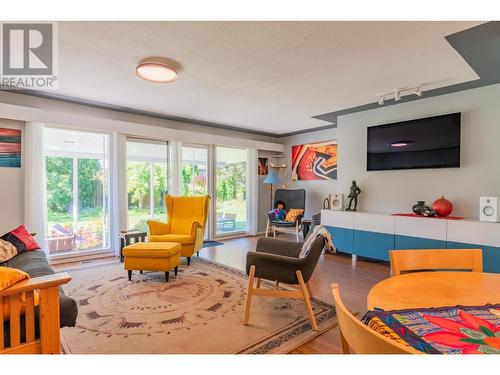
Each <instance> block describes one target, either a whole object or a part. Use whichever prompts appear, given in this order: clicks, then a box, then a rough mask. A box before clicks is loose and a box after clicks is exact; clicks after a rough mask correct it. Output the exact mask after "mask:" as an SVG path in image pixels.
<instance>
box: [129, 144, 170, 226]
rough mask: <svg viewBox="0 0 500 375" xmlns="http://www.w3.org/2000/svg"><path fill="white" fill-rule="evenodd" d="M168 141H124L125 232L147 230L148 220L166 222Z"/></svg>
mask: <svg viewBox="0 0 500 375" xmlns="http://www.w3.org/2000/svg"><path fill="white" fill-rule="evenodd" d="M167 167H168V144H167V142H162V141H154V140H144V139H137V138H127V201H128V229H130V230H141V231H147V229H148V226H147V223H146V222H147V220H150V219H154V220H159V221H165V220H166V213H165V195H166V193H167V187H168V180H167Z"/></svg>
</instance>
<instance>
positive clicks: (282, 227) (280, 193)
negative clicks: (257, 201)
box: [266, 189, 306, 242]
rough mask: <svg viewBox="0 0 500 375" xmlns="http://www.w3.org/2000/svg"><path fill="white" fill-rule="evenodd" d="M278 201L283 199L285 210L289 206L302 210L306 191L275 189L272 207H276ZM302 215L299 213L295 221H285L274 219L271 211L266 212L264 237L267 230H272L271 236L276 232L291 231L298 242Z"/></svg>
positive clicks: (289, 207)
mask: <svg viewBox="0 0 500 375" xmlns="http://www.w3.org/2000/svg"><path fill="white" fill-rule="evenodd" d="M278 201H283V202H284V203H285V208H286V210H287V211H288V210H290V209H291V208H298V209H303V210H304V209H305V207H306V191H305V190H304V189H277V190H276V192H275V193H274V204H273V208H274V207H276V204H277V203H278ZM303 216H304V215H299V216H298V217H297V219H296V220H295V222H286V221H278V220H274V216H273V214H272V212H268V213H267V228H266V237H267V236H268V234H269V231H272V232H273V236H275V235H276V232H286V233H293V234H295V237H296V240H297V242H299V232H300V224H301V221H302V217H303Z"/></svg>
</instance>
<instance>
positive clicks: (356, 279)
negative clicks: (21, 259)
mask: <svg viewBox="0 0 500 375" xmlns="http://www.w3.org/2000/svg"><path fill="white" fill-rule="evenodd" d="M280 237H281V238H283V239H285V238H286V239H292V240H293V238H292V237H288V235H281V236H280ZM257 239H258V238H257V237H244V238H238V239H232V240H222V241H221V242H223V243H224V245H221V246H214V247H209V248H205V249H202V250H201V251H200V257H204V258H207V259H210V260H213V261H215V262H218V263H223V264H227V265H229V266H232V267H235V268H238V269H241V270H244V269H245V265H246V254H247V252H249V251H252V250H254V249H255V245H256V243H257ZM109 261H113V262H114V261H116V260H115V258H105V259H102V260H98V261H91V262H86V263H84V264H82V265H81V267H91V266H93V265H95V264H96V263H97V262H99V263H102V262H109ZM71 268H73V269H74V268H75V264H74V263H73V264H71V263H68V264H64V265H57V266H54V269H57V270H59V271H63V270H65V269H71ZM389 276H390V271H389V265H388V263H384V262H375V261H369V260H360V259H359V258H358V261H357V262H355V263H353V262H352V260H351V256H348V255H342V254H336V255H333V254H323V255H322V256H321V258H320V259H319V262H318V265H317V267H316V270H315V271H314V274H313V276H312V278H311V280H310V286H311V292H312V293H313V295H314V297H316V298H318V299H321V300H323V301H326V302H328V303H333V299H332V294H331V291H330V284H331V283H332V282H336V283H338V284H339V285H340V291H341V295H342V299H343V300H344V303H345V304H346V306H347V307H348V308H349V309H350V310H351V311H356V312H359V315H358V316H360V317H361V316H362V314H363V313H364V312H365V311H366V297H367V295H368V292H369V291H370V289H371V287H372V286H373V285H375V284H376V283H377V282H379V281H380V280H383V279H385V278H387V277H389ZM304 309H305V306H304ZM341 352H342V349H341V346H340V338H339V332H338V328H333V329H331V330H329V331H327V332H325V333H323V334H322V335H320V336H318V337H316V338H315V339H313V340H311V341H309V342H308V343H306V344H304V345H302V346H300V347H299V348H297V349H295V350H294V351H293V353H297V354H322V353H325V354H326V353H341Z"/></svg>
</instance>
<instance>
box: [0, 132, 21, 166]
mask: <svg viewBox="0 0 500 375" xmlns="http://www.w3.org/2000/svg"><path fill="white" fill-rule="evenodd" d="M0 167H11V168H21V130H19V129H6V128H0Z"/></svg>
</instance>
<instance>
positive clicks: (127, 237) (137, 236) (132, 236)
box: [118, 231, 148, 263]
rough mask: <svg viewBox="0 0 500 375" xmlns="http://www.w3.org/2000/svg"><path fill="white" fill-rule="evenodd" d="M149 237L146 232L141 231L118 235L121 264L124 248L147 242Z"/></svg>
mask: <svg viewBox="0 0 500 375" xmlns="http://www.w3.org/2000/svg"><path fill="white" fill-rule="evenodd" d="M147 235H148V234H147V233H146V232H140V231H130V232H120V233H118V237H120V262H122V263H123V248H124V247H125V246H128V245H130V244H131V243H136V242H145V241H146V236H147ZM132 240H133V241H132Z"/></svg>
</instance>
